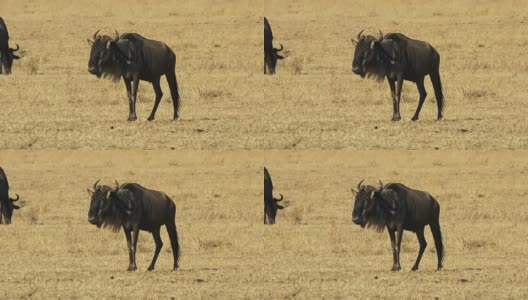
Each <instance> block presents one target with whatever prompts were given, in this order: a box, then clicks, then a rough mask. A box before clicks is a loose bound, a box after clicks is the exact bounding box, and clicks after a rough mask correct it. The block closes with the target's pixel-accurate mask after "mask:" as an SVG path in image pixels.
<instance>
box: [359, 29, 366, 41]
mask: <svg viewBox="0 0 528 300" xmlns="http://www.w3.org/2000/svg"><path fill="white" fill-rule="evenodd" d="M363 31H365V29H363V30H361V31H360V32H359V33H358V35H357V38H358V40H359V39H360V38H361V34H362V33H363Z"/></svg>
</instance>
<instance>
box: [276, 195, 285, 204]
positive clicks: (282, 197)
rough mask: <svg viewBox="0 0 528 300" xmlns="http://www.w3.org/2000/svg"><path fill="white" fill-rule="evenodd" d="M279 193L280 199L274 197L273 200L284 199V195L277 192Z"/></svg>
mask: <svg viewBox="0 0 528 300" xmlns="http://www.w3.org/2000/svg"><path fill="white" fill-rule="evenodd" d="M279 195H280V196H281V197H280V199H277V198H274V200H275V201H277V202H279V201H282V200H283V199H284V196H283V195H282V194H279Z"/></svg>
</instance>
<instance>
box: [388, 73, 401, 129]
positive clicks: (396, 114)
mask: <svg viewBox="0 0 528 300" xmlns="http://www.w3.org/2000/svg"><path fill="white" fill-rule="evenodd" d="M387 81H388V82H389V87H390V90H391V97H392V121H398V120H400V119H401V117H400V103H399V97H398V94H397V93H396V83H395V81H394V80H392V79H390V78H387Z"/></svg>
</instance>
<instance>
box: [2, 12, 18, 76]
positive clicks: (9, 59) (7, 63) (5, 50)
mask: <svg viewBox="0 0 528 300" xmlns="http://www.w3.org/2000/svg"><path fill="white" fill-rule="evenodd" d="M15 45H16V46H17V47H16V49H13V48H9V32H8V31H7V26H6V24H5V22H4V19H2V17H0V74H2V73H4V72H5V73H6V74H11V66H12V65H13V60H14V59H19V58H20V56H18V55H16V54H15V52H16V51H18V50H19V49H20V47H19V46H18V44H15Z"/></svg>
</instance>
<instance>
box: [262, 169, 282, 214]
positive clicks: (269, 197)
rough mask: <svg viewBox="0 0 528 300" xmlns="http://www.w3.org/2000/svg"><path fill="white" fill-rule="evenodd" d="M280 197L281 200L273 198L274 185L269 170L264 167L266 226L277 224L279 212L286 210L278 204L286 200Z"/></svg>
mask: <svg viewBox="0 0 528 300" xmlns="http://www.w3.org/2000/svg"><path fill="white" fill-rule="evenodd" d="M280 195H281V198H280V199H276V198H274V197H273V183H272V182H271V176H270V174H269V172H268V169H266V167H264V224H275V217H276V216H277V210H278V209H283V208H284V206H281V205H279V204H278V202H279V201H282V199H284V196H282V194H280Z"/></svg>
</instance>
